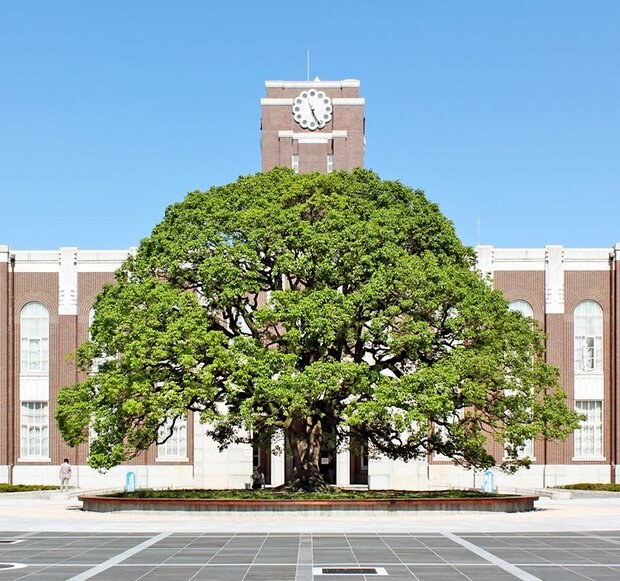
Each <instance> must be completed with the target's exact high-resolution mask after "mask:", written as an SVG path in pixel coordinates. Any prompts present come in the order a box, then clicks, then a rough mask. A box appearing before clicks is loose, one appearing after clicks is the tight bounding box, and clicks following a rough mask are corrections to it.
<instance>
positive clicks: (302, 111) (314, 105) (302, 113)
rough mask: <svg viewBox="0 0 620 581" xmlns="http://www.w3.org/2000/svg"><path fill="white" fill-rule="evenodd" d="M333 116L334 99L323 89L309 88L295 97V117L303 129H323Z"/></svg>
mask: <svg viewBox="0 0 620 581" xmlns="http://www.w3.org/2000/svg"><path fill="white" fill-rule="evenodd" d="M331 118H332V100H331V99H330V98H329V97H328V96H327V95H326V94H325V93H323V91H318V90H316V89H308V90H306V91H302V92H301V93H299V95H297V97H295V99H293V119H295V121H296V122H297V123H299V125H301V127H302V128H303V129H309V130H310V131H314V130H315V129H322V128H323V127H325V125H326V124H327V123H329V122H330V121H331Z"/></svg>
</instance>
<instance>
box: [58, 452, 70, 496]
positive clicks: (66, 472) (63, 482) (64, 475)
mask: <svg viewBox="0 0 620 581" xmlns="http://www.w3.org/2000/svg"><path fill="white" fill-rule="evenodd" d="M59 476H60V491H61V492H63V491H64V492H67V491H68V490H69V480H71V464H69V460H68V459H67V458H65V459H64V461H63V463H62V464H61V465H60V473H59Z"/></svg>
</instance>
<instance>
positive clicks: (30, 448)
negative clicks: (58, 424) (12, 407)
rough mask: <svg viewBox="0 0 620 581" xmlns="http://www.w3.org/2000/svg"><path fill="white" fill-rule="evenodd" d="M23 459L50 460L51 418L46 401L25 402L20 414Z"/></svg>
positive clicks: (21, 453)
mask: <svg viewBox="0 0 620 581" xmlns="http://www.w3.org/2000/svg"><path fill="white" fill-rule="evenodd" d="M20 436H21V445H20V456H21V458H49V454H50V452H49V417H48V405H47V402H46V401H23V402H22V404H21V414H20Z"/></svg>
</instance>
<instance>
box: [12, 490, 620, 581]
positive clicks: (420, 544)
mask: <svg viewBox="0 0 620 581" xmlns="http://www.w3.org/2000/svg"><path fill="white" fill-rule="evenodd" d="M79 508H80V504H79V502H78V501H77V500H76V499H75V498H63V497H61V496H59V495H52V496H51V498H34V497H28V496H20V497H17V496H13V497H12V498H11V497H9V495H1V496H0V581H5V580H6V581H9V580H10V581H14V580H17V579H20V580H33V581H35V580H36V581H42V580H47V581H66V580H71V581H82V580H86V579H96V580H100V581H102V580H105V581H133V580H139V579H140V580H147V579H153V580H159V581H190V580H191V581H203V580H205V581H206V580H214V581H258V580H265V581H338V580H342V579H348V580H353V581H362V580H370V579H385V580H386V581H390V580H392V581H404V580H419V581H422V580H439V581H444V580H445V581H457V580H459V581H465V580H470V581H478V580H480V581H487V580H488V581H491V580H496V579H497V580H507V579H524V580H531V581H534V580H536V579H541V580H548V581H556V580H557V581H572V580H575V581H576V580H580V581H583V580H587V579H592V580H599V579H601V580H602V579H606V580H611V579H618V580H620V499H616V498H612V499H587V500H581V499H580V500H550V499H544V500H541V501H539V502H538V503H537V510H536V511H535V512H530V513H519V514H505V513H431V512H419V513H415V512H414V513H386V512H381V513H379V512H378V513H370V514H366V515H359V514H358V515H352V514H342V513H339V514H326V513H319V514H316V513H246V514H239V513H235V514H223V513H215V514H188V513H176V514H172V515H171V514H164V513H155V514H152V513H149V514H142V513H140V514H136V513H131V514H127V513H113V514H96V513H85V512H83V511H81V510H79ZM10 564H16V565H17V566H18V567H19V568H17V567H15V568H8V567H9V565H10ZM356 570H357V571H359V573H357V574H356V573H355V571H356Z"/></svg>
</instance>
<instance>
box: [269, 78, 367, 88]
mask: <svg viewBox="0 0 620 581" xmlns="http://www.w3.org/2000/svg"><path fill="white" fill-rule="evenodd" d="M359 86H360V82H359V80H358V79H344V80H342V81H321V80H320V79H318V80H314V81H265V87H266V88H269V89H305V88H306V87H313V88H316V89H341V88H359Z"/></svg>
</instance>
